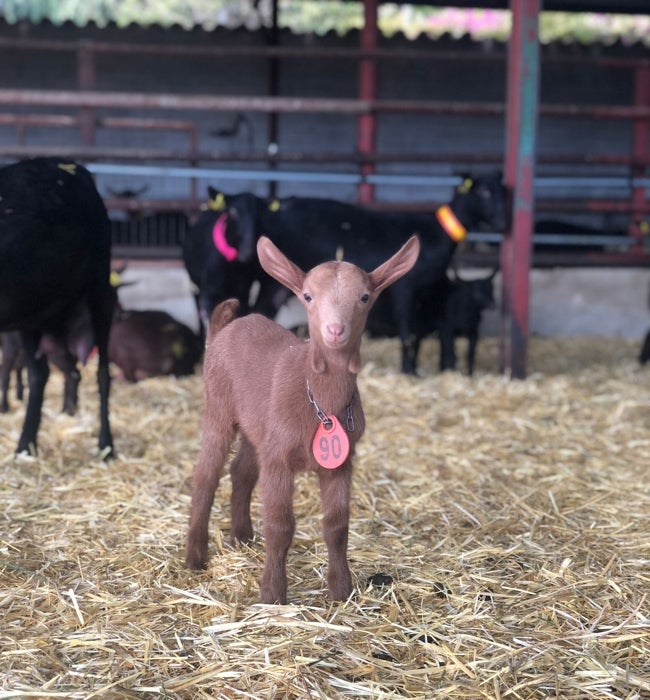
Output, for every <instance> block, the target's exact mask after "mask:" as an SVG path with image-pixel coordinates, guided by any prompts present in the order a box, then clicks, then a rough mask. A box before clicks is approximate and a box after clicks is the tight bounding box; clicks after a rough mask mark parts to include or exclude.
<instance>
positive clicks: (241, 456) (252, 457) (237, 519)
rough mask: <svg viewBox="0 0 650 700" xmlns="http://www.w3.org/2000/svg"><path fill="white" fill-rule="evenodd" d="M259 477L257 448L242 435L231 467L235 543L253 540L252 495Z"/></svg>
mask: <svg viewBox="0 0 650 700" xmlns="http://www.w3.org/2000/svg"><path fill="white" fill-rule="evenodd" d="M258 476H259V467H258V465H257V455H256V454H255V448H254V447H253V445H252V444H251V443H250V442H249V441H248V440H247V439H246V438H245V437H244V436H243V435H242V436H241V441H240V445H239V450H238V451H237V454H236V455H235V458H234V459H233V461H232V464H231V465H230V479H231V482H232V493H231V496H230V512H231V528H230V537H231V540H232V541H233V542H250V541H251V540H252V539H253V524H252V522H251V495H252V493H253V489H254V488H255V484H256V483H257V479H258Z"/></svg>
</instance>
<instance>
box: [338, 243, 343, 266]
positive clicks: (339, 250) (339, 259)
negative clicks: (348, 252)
mask: <svg viewBox="0 0 650 700" xmlns="http://www.w3.org/2000/svg"><path fill="white" fill-rule="evenodd" d="M342 260H343V246H342V245H340V246H339V247H338V248H337V249H336V262H341V261H342Z"/></svg>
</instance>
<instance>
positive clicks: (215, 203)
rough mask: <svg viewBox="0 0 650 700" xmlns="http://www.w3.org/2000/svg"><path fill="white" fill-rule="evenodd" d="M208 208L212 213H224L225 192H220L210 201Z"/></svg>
mask: <svg viewBox="0 0 650 700" xmlns="http://www.w3.org/2000/svg"><path fill="white" fill-rule="evenodd" d="M208 207H209V208H210V209H212V211H223V210H224V209H225V208H226V198H225V197H224V196H223V192H219V193H218V194H216V195H215V196H214V197H213V198H212V199H210V200H208Z"/></svg>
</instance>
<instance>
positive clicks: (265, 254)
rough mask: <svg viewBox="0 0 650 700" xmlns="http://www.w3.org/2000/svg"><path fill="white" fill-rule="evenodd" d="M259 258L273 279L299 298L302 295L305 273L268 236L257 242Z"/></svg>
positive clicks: (261, 237)
mask: <svg viewBox="0 0 650 700" xmlns="http://www.w3.org/2000/svg"><path fill="white" fill-rule="evenodd" d="M257 256H258V258H259V260H260V265H261V266H262V267H263V268H264V270H265V271H266V272H268V274H269V275H271V277H273V279H276V280H277V281H278V282H281V283H282V284H283V285H284V286H285V287H288V288H289V289H290V290H291V291H292V292H293V293H294V294H296V295H297V296H300V295H301V294H302V285H303V282H304V281H305V276H306V275H305V273H304V272H303V271H302V270H301V269H300V268H299V267H298V266H297V265H295V264H294V263H292V262H291V260H289V258H287V257H286V256H285V255H284V253H282V252H281V251H280V249H279V248H278V247H277V246H276V245H275V244H274V243H272V242H271V240H270V239H268V238H267V237H266V236H260V239H259V240H258V241H257Z"/></svg>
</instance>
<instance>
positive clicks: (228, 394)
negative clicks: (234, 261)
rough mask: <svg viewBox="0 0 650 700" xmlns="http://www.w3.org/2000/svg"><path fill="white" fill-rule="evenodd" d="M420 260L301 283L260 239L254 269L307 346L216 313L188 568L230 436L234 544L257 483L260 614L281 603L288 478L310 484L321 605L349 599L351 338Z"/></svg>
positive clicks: (339, 267)
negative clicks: (320, 551) (323, 592)
mask: <svg viewBox="0 0 650 700" xmlns="http://www.w3.org/2000/svg"><path fill="white" fill-rule="evenodd" d="M419 250H420V244H419V241H418V239H417V238H416V237H415V236H413V237H412V238H411V239H409V240H408V241H407V242H406V243H405V244H404V246H403V247H402V248H401V249H400V250H399V251H398V252H397V253H396V254H395V255H393V257H391V258H390V259H389V260H388V261H386V262H385V263H383V264H382V265H380V266H379V267H377V268H376V269H375V270H374V271H373V272H370V273H366V272H364V271H363V270H361V269H360V268H359V267H356V266H355V265H352V264H351V263H347V262H327V263H324V264H321V265H318V266H317V267H315V268H313V269H312V270H311V271H310V272H308V273H305V272H303V271H302V270H301V269H300V268H298V267H297V266H296V265H294V264H293V263H292V262H291V261H290V260H288V259H287V258H286V257H285V256H284V255H283V254H282V253H281V252H280V250H278V248H276V247H275V245H274V244H273V243H271V241H270V240H269V239H268V238H264V237H262V238H260V240H259V242H258V245H257V251H258V255H259V260H260V263H261V264H262V267H263V268H264V269H265V270H266V272H268V273H269V275H271V276H272V277H274V278H275V279H276V280H278V281H279V282H281V283H282V284H284V285H285V286H287V287H288V288H289V289H290V290H291V291H292V292H293V293H294V294H296V295H297V296H298V298H299V299H300V300H301V301H302V303H303V305H304V306H305V308H306V310H307V317H308V325H309V336H310V340H309V341H304V340H300V339H299V338H297V337H296V336H295V335H294V334H293V333H291V332H290V331H288V330H286V329H285V328H283V327H282V326H279V325H278V324H277V323H274V322H273V321H270V320H269V319H268V318H266V317H264V316H261V315H257V314H252V315H249V316H244V317H242V318H238V319H235V320H233V318H234V317H235V315H236V312H237V307H238V302H237V301H236V300H234V299H229V300H227V301H224V302H223V303H222V304H220V305H219V306H218V307H217V308H216V309H215V310H214V312H213V314H212V320H211V324H210V336H209V339H208V343H207V347H206V353H205V360H204V369H203V373H204V383H205V409H204V415H203V426H202V440H201V451H200V454H199V459H198V462H197V464H196V468H195V470H194V475H193V485H192V507H191V515H190V526H189V534H188V538H187V549H186V559H185V564H186V566H187V567H188V568H190V569H204V568H206V567H207V563H208V520H209V517H210V510H211V508H212V503H213V500H214V494H215V491H216V489H217V486H218V485H219V480H220V478H221V476H222V474H223V470H224V463H225V461H226V457H227V454H228V450H229V448H230V445H231V443H232V441H233V439H234V437H235V434H236V432H237V430H239V432H240V444H239V449H238V451H237V454H236V455H235V457H234V459H233V461H232V463H231V467H230V469H231V478H232V497H231V510H232V513H231V517H232V526H231V537H232V540H233V541H241V542H247V541H250V540H251V539H252V537H253V527H252V523H251V517H250V502H251V494H252V491H253V488H254V487H255V484H256V483H257V481H258V478H259V481H260V490H261V499H262V505H263V509H264V537H265V541H266V560H265V564H264V571H263V574H262V578H261V582H260V597H261V600H262V602H263V603H280V604H284V603H286V600H287V575H286V560H287V552H288V550H289V547H290V545H291V541H292V539H293V535H294V530H295V519H294V515H293V490H294V477H295V474H296V472H298V471H301V470H306V469H308V470H311V471H315V472H316V473H317V475H318V479H319V484H320V492H321V500H322V506H323V535H324V539H325V543H326V545H327V550H328V559H329V563H328V572H327V584H328V589H329V597H330V598H331V599H333V600H345V599H346V598H347V597H348V596H349V595H350V593H351V592H352V578H351V576H350V569H349V567H348V562H347V544H348V527H349V517H350V485H351V479H352V456H353V454H354V448H355V444H356V442H357V441H358V440H359V438H360V437H361V435H362V434H363V431H364V427H365V420H364V415H363V410H362V408H361V400H360V397H359V391H358V389H357V382H356V377H357V374H358V372H359V370H360V368H361V337H362V334H363V331H364V328H365V324H366V319H367V316H368V312H369V311H370V308H371V307H372V305H373V303H374V302H375V300H376V299H377V297H378V295H379V293H380V292H381V291H382V290H383V289H385V288H386V287H388V285H390V284H392V283H393V282H395V281H396V280H397V279H399V278H400V277H402V275H404V274H406V273H407V272H408V271H409V270H410V269H411V268H412V267H413V265H414V264H415V261H416V259H417V256H418V253H419ZM231 321H232V322H231ZM319 464H324V465H325V466H319Z"/></svg>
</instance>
